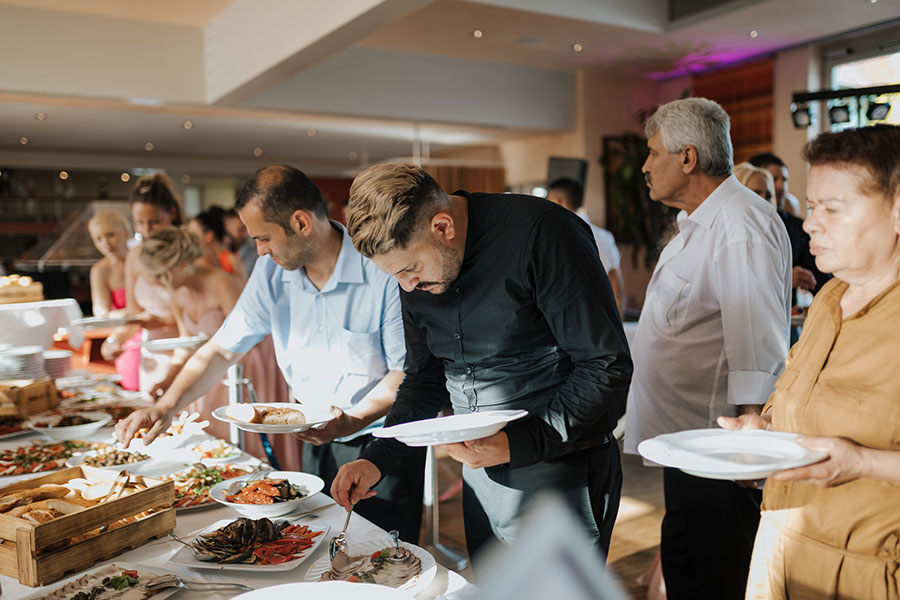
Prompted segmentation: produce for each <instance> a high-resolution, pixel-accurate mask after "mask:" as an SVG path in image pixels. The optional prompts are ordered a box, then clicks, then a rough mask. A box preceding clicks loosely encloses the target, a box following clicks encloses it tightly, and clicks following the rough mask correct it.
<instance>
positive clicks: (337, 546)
mask: <svg viewBox="0 0 900 600" xmlns="http://www.w3.org/2000/svg"><path fill="white" fill-rule="evenodd" d="M352 512H353V507H352V506H351V507H350V510H348V511H347V518H346V519H345V520H344V528H343V529H341V533H340V534H338V535H336V536H334V537H333V538H331V541H330V542H329V543H328V556H330V557H331V560H334V556H335V554H337V553H338V550H341V551H343V553H344V554H350V552H349V548H348V547H347V540H346V538H345V536H346V534H347V525H349V524H350V514H351V513H352Z"/></svg>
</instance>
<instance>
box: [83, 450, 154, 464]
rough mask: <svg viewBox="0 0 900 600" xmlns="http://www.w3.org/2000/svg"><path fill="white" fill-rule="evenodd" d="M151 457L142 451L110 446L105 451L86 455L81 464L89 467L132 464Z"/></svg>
mask: <svg viewBox="0 0 900 600" xmlns="http://www.w3.org/2000/svg"><path fill="white" fill-rule="evenodd" d="M149 459H150V457H149V456H147V455H146V454H142V453H140V452H128V451H126V450H117V449H115V448H109V449H107V450H105V451H103V452H98V453H96V454H92V455H90V456H86V457H85V459H84V462H82V463H81V464H84V465H88V466H89V467H117V466H119V465H132V464H134V463H138V462H142V461H145V460H149Z"/></svg>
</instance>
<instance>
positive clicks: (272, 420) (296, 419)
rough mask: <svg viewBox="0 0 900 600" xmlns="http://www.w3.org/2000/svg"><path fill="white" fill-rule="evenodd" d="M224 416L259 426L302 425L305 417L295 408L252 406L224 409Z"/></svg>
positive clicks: (241, 405) (245, 405)
mask: <svg viewBox="0 0 900 600" xmlns="http://www.w3.org/2000/svg"><path fill="white" fill-rule="evenodd" d="M225 415H226V416H228V417H229V418H231V419H234V420H235V421H242V422H244V423H258V424H261V425H303V424H305V423H306V417H305V416H304V415H303V413H302V412H300V411H299V410H297V409H295V408H284V407H278V408H273V407H265V406H262V407H255V406H253V405H252V404H246V403H245V404H233V405H230V406H228V407H227V408H226V409H225Z"/></svg>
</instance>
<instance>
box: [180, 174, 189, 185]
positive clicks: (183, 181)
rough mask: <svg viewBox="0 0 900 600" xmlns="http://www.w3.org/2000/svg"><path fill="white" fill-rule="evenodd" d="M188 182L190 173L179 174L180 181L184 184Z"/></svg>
mask: <svg viewBox="0 0 900 600" xmlns="http://www.w3.org/2000/svg"><path fill="white" fill-rule="evenodd" d="M190 182H191V176H190V175H182V176H181V183H183V184H184V185H187V184H189V183H190Z"/></svg>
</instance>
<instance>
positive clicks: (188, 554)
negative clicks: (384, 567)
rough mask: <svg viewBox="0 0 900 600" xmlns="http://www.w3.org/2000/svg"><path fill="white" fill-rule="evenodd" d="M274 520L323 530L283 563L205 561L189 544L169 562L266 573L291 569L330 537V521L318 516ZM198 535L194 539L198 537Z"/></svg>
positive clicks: (209, 529) (219, 524)
mask: <svg viewBox="0 0 900 600" xmlns="http://www.w3.org/2000/svg"><path fill="white" fill-rule="evenodd" d="M236 520H237V518H234V519H222V520H221V521H216V522H215V523H213V524H212V525H210V526H209V527H207V528H206V529H204V530H203V531H201V532H200V533H199V534H198V535H197V536H196V537H199V536H200V535H203V534H205V533H211V532H213V531H215V530H216V529H219V528H220V527H225V526H226V525H228V524H229V523H231V522H233V521H236ZM272 520H273V521H276V522H277V521H281V520H285V521H288V522H289V523H290V524H291V525H306V526H307V527H309V528H310V529H312V530H313V531H321V532H322V533H321V534H320V535H318V536H316V537H315V538H314V539H313V545H312V546H310V547H309V548H307V549H306V550H304V551H303V554H302V555H301V556H300V557H299V558H295V559H294V560H290V561H288V562H285V563H281V564H280V565H245V564H241V563H215V562H204V561H202V560H197V559H196V558H195V557H194V551H193V550H191V549H190V548H188V547H187V546H181V548H180V549H179V550H178V552H176V553H175V556H173V557H172V558H171V559H170V561H169V562H171V563H172V564H173V565H180V566H182V567H190V568H192V569H216V570H217V571H252V572H254V573H265V572H266V571H290V570H291V569H293V568H295V567H297V566H298V565H299V564H300V563H302V562H303V561H305V560H306V559H307V558H309V557H310V556H312V553H313V552H315V550H316V548H318V547H319V544H321V543H322V542H323V541H324V540H325V539H326V538H327V537H328V531H329V529H331V528H330V526H329V525H328V523H326V522H325V521H322V520H321V519H319V518H317V517H300V518H298V519H290V518H288V519H272ZM196 537H195V538H194V539H196ZM191 541H193V540H191ZM179 545H180V544H179ZM326 558H327V557H326Z"/></svg>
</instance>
